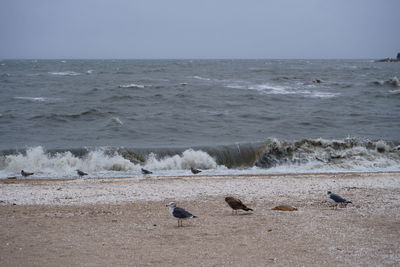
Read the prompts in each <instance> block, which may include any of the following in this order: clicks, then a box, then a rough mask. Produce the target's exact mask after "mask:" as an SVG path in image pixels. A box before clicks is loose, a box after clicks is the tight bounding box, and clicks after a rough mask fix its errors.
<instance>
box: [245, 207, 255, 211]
mask: <svg viewBox="0 0 400 267" xmlns="http://www.w3.org/2000/svg"><path fill="white" fill-rule="evenodd" d="M244 210H245V211H249V210H251V211H253V209H250V208H248V207H245V208H244Z"/></svg>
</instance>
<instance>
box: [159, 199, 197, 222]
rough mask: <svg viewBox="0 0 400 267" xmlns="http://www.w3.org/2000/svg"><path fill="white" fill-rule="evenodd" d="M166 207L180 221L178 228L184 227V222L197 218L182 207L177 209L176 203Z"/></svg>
mask: <svg viewBox="0 0 400 267" xmlns="http://www.w3.org/2000/svg"><path fill="white" fill-rule="evenodd" d="M165 206H166V207H168V208H169V212H170V213H171V215H172V216H173V217H175V218H176V219H178V227H179V226H183V220H185V219H191V218H197V216H194V215H193V214H191V213H190V212H188V211H186V210H184V209H182V208H180V207H177V206H176V204H175V203H174V202H171V203H169V204H168V205H165Z"/></svg>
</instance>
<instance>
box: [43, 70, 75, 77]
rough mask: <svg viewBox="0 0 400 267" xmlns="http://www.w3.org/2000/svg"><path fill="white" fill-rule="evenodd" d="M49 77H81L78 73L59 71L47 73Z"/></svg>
mask: <svg viewBox="0 0 400 267" xmlns="http://www.w3.org/2000/svg"><path fill="white" fill-rule="evenodd" d="M49 74H50V75H56V76H78V75H81V73H79V72H75V71H60V72H56V71H55V72H49Z"/></svg>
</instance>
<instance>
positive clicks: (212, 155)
mask: <svg viewBox="0 0 400 267" xmlns="http://www.w3.org/2000/svg"><path fill="white" fill-rule="evenodd" d="M0 155H1V154H0ZM191 167H194V168H198V169H202V170H203V173H206V174H216V173H218V174H223V173H232V171H233V172H241V173H246V170H247V171H248V172H249V173H254V172H255V170H256V169H257V170H258V171H257V172H258V173H278V172H286V173H289V172H331V171H376V170H400V145H399V144H398V143H394V142H389V141H383V140H376V141H370V140H364V139H359V138H346V139H342V140H324V139H303V140H298V141H283V140H278V139H268V140H267V141H265V142H261V143H246V144H232V145H225V146H213V147H198V148H175V149H174V148H159V149H126V148H97V149H92V150H89V149H78V150H61V151H45V150H44V149H43V147H41V146H38V147H32V148H29V149H27V150H26V151H23V152H10V151H8V152H4V151H3V156H0V177H6V176H13V175H16V174H17V173H19V172H20V171H21V170H22V169H24V170H28V171H31V172H35V173H36V174H37V177H76V173H75V170H76V169H81V170H83V171H85V172H88V173H89V174H90V176H93V177H116V176H141V172H140V169H141V168H146V169H149V170H151V171H153V173H155V174H158V175H166V176H169V175H191V174H190V171H189V170H190V168H191Z"/></svg>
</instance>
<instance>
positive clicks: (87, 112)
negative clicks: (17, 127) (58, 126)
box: [30, 109, 113, 120]
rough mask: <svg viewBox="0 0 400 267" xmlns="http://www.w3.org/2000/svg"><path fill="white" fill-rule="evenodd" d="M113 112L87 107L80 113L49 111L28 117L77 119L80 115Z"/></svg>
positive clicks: (100, 114)
mask: <svg viewBox="0 0 400 267" xmlns="http://www.w3.org/2000/svg"><path fill="white" fill-rule="evenodd" d="M111 114H113V113H112V112H101V111H99V110H97V109H89V110H85V111H83V112H80V113H75V114H55V113H50V114H44V115H37V116H34V117H31V118H30V119H32V120H38V119H62V118H67V119H78V118H82V117H93V116H96V117H97V116H100V117H103V116H105V115H111Z"/></svg>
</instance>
